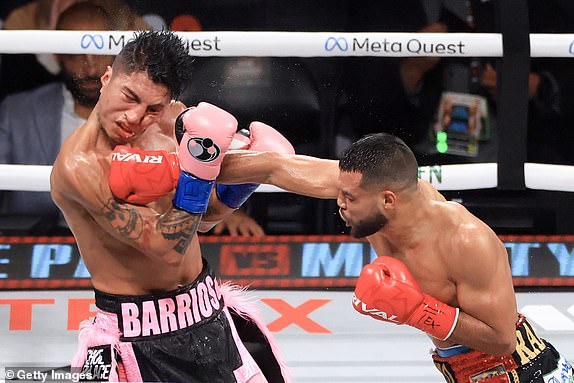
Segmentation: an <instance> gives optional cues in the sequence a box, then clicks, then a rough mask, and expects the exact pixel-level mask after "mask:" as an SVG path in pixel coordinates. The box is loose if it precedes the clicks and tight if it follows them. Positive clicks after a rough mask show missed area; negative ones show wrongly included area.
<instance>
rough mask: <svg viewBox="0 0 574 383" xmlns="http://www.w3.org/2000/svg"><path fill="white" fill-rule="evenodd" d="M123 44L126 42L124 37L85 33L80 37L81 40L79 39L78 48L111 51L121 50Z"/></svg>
mask: <svg viewBox="0 0 574 383" xmlns="http://www.w3.org/2000/svg"><path fill="white" fill-rule="evenodd" d="M106 40H107V47H106ZM125 43H126V41H125V37H124V36H121V35H120V36H114V35H111V34H110V35H108V36H107V37H106V36H105V35H100V34H90V33H86V34H84V35H82V38H81V39H80V47H81V48H82V49H98V50H103V49H108V50H112V49H114V48H119V49H121V48H123V47H124V45H125Z"/></svg>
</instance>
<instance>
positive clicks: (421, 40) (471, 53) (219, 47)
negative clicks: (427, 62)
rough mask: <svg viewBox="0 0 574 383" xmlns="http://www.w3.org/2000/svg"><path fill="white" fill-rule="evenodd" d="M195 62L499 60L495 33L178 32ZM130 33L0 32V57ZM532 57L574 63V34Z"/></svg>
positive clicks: (98, 48) (85, 46) (551, 40)
mask: <svg viewBox="0 0 574 383" xmlns="http://www.w3.org/2000/svg"><path fill="white" fill-rule="evenodd" d="M176 33H177V34H179V35H180V36H181V37H182V38H184V39H186V40H187V41H189V46H190V49H191V51H192V53H193V54H194V55H196V56H262V57H265V56H274V57H291V56H293V57H341V56H387V57H407V56H414V57H416V56H439V57H501V56H502V54H503V45H502V35H501V34H499V33H399V32H387V33H385V32H377V33H343V32H233V31H218V32H176ZM132 37H133V31H38V30H2V31H0V53H62V54H117V53H118V52H119V51H120V49H121V48H122V46H123V44H125V42H126V41H128V40H129V39H130V38H132ZM530 52H531V53H530V54H531V57H573V56H574V34H535V33H533V34H530Z"/></svg>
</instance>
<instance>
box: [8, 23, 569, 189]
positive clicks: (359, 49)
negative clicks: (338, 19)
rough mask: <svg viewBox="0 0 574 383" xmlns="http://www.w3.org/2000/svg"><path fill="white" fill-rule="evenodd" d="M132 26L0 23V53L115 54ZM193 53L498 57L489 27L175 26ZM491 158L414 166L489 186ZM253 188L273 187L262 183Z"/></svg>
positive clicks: (534, 180)
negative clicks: (47, 27)
mask: <svg viewBox="0 0 574 383" xmlns="http://www.w3.org/2000/svg"><path fill="white" fill-rule="evenodd" d="M133 33H134V32H133V31H37V30H23V31H5V30H3V31H0V53H11V54H16V53H61V54H117V53H118V52H119V51H120V50H121V48H122V47H123V45H124V44H125V43H126V42H127V41H128V40H129V39H130V38H132V37H133ZM177 33H178V34H179V35H181V36H182V38H184V39H186V40H187V41H188V42H189V47H190V50H191V52H192V54H194V55H197V56H262V57H265V56H275V57H289V56H295V57H341V56H387V57H407V56H411V57H417V56H421V57H422V56H439V57H501V56H502V55H503V45H502V36H501V34H496V33H395V32H393V33H339V32H231V31H223V32H221V31H217V32H177ZM530 50H531V57H574V34H530ZM497 168H498V166H497V164H496V163H477V164H461V165H442V166H431V167H428V166H427V167H421V168H420V170H419V173H420V176H421V178H424V179H427V180H428V181H430V182H431V183H433V185H435V186H436V187H437V188H438V189H439V190H469V189H487V188H495V187H496V186H497V184H498V179H497ZM50 171H51V166H37V165H0V190H21V191H49V189H50V183H49V175H50ZM524 176H525V186H526V187H527V188H529V189H536V190H549V191H567V192H571V191H574V167H571V166H565V165H546V164H535V163H525V164H524ZM258 191H259V192H277V191H278V192H281V191H283V190H281V189H278V188H275V187H272V186H270V185H262V186H261V187H260V188H259V189H258Z"/></svg>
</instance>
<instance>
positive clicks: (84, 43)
mask: <svg viewBox="0 0 574 383" xmlns="http://www.w3.org/2000/svg"><path fill="white" fill-rule="evenodd" d="M92 45H93V46H94V48H98V49H103V48H104V38H103V36H102V35H90V34H85V35H83V36H82V40H81V41H80V46H81V47H82V49H87V48H89V47H91V46H92Z"/></svg>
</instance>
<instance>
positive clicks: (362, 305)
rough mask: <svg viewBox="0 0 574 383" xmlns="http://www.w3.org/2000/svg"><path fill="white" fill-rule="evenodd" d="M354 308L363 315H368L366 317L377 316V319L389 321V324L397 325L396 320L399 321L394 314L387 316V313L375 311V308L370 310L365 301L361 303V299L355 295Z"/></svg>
mask: <svg viewBox="0 0 574 383" xmlns="http://www.w3.org/2000/svg"><path fill="white" fill-rule="evenodd" d="M353 306H354V307H355V309H356V310H357V311H359V312H360V313H361V314H366V315H370V316H373V317H375V316H376V317H380V319H382V320H386V321H389V322H396V323H398V321H397V320H396V319H397V316H396V315H393V314H391V315H389V314H387V313H386V312H384V311H380V310H377V309H375V308H373V309H370V308H368V307H367V305H366V304H365V302H363V301H361V300H360V299H359V298H357V296H356V295H353Z"/></svg>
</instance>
